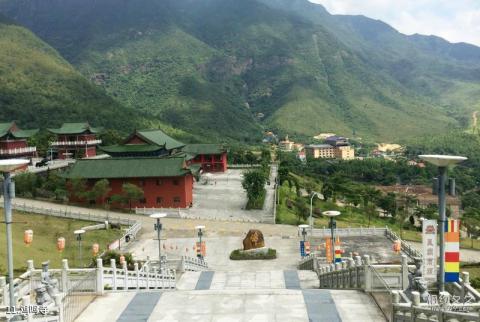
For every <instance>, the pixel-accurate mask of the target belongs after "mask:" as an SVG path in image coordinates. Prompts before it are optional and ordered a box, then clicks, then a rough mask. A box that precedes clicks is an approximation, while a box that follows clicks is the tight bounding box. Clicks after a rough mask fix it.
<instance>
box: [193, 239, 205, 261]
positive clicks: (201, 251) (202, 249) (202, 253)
mask: <svg viewBox="0 0 480 322" xmlns="http://www.w3.org/2000/svg"><path fill="white" fill-rule="evenodd" d="M195 249H196V250H197V256H202V257H205V256H206V255H207V246H206V245H205V242H202V244H200V242H196V244H195Z"/></svg>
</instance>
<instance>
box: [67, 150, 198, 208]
mask: <svg viewBox="0 0 480 322" xmlns="http://www.w3.org/2000/svg"><path fill="white" fill-rule="evenodd" d="M66 177H67V179H69V180H71V179H85V180H86V181H87V187H88V189H91V188H92V187H93V186H94V185H95V183H96V182H97V181H99V180H102V179H107V180H108V181H109V183H110V189H111V191H110V192H109V193H108V195H107V196H106V198H104V199H103V200H86V199H79V198H78V197H77V196H76V195H75V192H74V191H69V195H70V196H69V198H70V200H71V201H75V202H80V203H88V202H90V203H95V204H103V203H113V206H115V207H123V208H129V207H130V206H132V207H146V208H188V207H190V206H191V205H192V203H193V172H192V170H191V169H190V167H188V166H187V164H186V162H185V159H184V158H176V157H168V158H157V157H154V158H109V159H90V160H79V161H77V162H76V163H75V164H74V165H73V166H72V167H71V168H70V170H69V171H68V172H67V174H66ZM126 183H130V184H134V185H137V186H138V187H139V188H140V189H141V190H143V192H144V196H143V197H142V198H140V199H139V200H134V201H133V202H132V204H131V205H130V204H129V203H119V202H118V201H117V203H115V201H114V200H115V199H114V198H113V196H114V195H117V196H121V195H122V194H123V189H122V187H123V185H124V184H126Z"/></svg>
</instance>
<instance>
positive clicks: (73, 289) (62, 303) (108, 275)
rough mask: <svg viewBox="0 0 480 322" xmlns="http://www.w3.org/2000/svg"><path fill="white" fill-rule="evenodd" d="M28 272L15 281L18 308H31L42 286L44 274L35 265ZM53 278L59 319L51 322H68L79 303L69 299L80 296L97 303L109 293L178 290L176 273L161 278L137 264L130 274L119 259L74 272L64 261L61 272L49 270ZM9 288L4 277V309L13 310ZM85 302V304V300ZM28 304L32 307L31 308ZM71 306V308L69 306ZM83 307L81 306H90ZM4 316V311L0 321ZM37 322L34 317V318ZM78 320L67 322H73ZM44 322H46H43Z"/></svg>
mask: <svg viewBox="0 0 480 322" xmlns="http://www.w3.org/2000/svg"><path fill="white" fill-rule="evenodd" d="M27 267H28V269H27V272H25V273H23V274H22V275H21V276H20V277H19V278H16V279H15V280H14V290H15V299H16V302H15V303H14V304H13V305H14V306H15V307H19V306H22V305H28V304H30V302H29V301H30V300H32V299H34V296H35V289H36V288H37V287H38V286H40V285H41V273H42V270H40V269H35V268H34V266H33V261H32V260H29V261H28V262H27ZM49 273H50V277H51V278H52V279H57V281H58V291H59V293H58V294H57V296H55V299H54V300H55V303H54V304H51V306H50V307H49V311H50V312H51V313H52V314H54V315H55V317H51V319H50V317H49V319H48V321H60V322H64V321H65V320H64V318H63V317H64V316H65V315H66V314H67V313H68V312H66V311H67V310H72V311H78V313H80V312H81V311H82V310H77V307H69V305H75V306H78V305H79V304H78V303H76V301H69V297H75V296H78V293H81V294H82V296H83V297H84V299H86V297H85V296H86V295H90V296H89V297H88V298H89V299H90V300H93V299H94V298H95V296H98V295H103V294H104V293H105V292H108V291H128V290H153V289H174V288H175V287H176V273H175V270H169V269H166V270H164V271H163V272H162V273H161V274H160V273H158V272H143V271H141V270H140V269H139V267H138V263H134V269H133V270H128V268H127V263H126V262H123V263H122V265H121V267H119V268H117V266H116V263H115V259H111V261H110V266H109V267H104V266H103V262H102V259H100V258H99V259H97V267H95V268H84V269H70V268H69V267H68V261H67V260H66V259H64V260H63V261H62V268H61V269H49ZM8 290H9V285H8V284H6V282H5V277H3V276H1V277H0V308H5V307H7V306H10V303H9V297H8V292H9V291H8ZM84 301H85V300H84ZM27 302H28V304H27ZM66 303H67V304H66ZM88 303H89V302H87V303H81V305H83V306H85V307H86V305H88ZM2 315H3V312H2V311H1V310H0V319H1V318H2ZM32 318H33V317H32ZM75 318H76V316H74V317H72V318H69V319H67V320H68V321H73V320H74V319H75ZM42 321H44V320H42Z"/></svg>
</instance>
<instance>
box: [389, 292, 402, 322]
mask: <svg viewBox="0 0 480 322" xmlns="http://www.w3.org/2000/svg"><path fill="white" fill-rule="evenodd" d="M397 303H400V293H398V291H392V316H391V319H390V321H395V313H396V311H395V304H397Z"/></svg>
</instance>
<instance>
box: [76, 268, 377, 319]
mask: <svg viewBox="0 0 480 322" xmlns="http://www.w3.org/2000/svg"><path fill="white" fill-rule="evenodd" d="M315 283H318V279H317V278H316V275H315V273H313V272H310V271H270V272H220V273H219V272H188V273H186V274H184V275H183V276H182V278H181V280H180V281H179V284H178V290H177V291H165V292H155V293H154V292H147V293H110V294H108V295H106V296H104V297H100V298H97V299H96V300H95V301H94V302H93V303H92V304H91V305H90V306H89V307H88V308H87V309H86V310H85V311H84V312H83V313H82V315H81V316H80V317H79V318H78V319H77V321H79V322H87V321H88V322H90V321H98V322H102V321H129V322H130V321H132V322H136V321H151V322H153V321H168V322H175V321H180V322H183V321H185V322H187V321H188V322H189V321H232V322H233V321H234V322H237V321H252V322H262V321H279V322H281V321H285V322H297V321H298V322H302V321H305V322H307V321H315V322H316V321H319V322H323V321H325V322H336V321H369V322H370V321H372V322H375V321H385V318H384V316H383V315H382V313H381V311H380V310H379V308H378V307H377V305H376V304H375V302H374V301H373V299H372V298H371V297H370V296H368V295H367V294H365V293H363V292H359V291H345V290H342V291H338V290H319V289H314V287H316V286H317V285H315ZM112 306H114V308H113V307H112Z"/></svg>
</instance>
